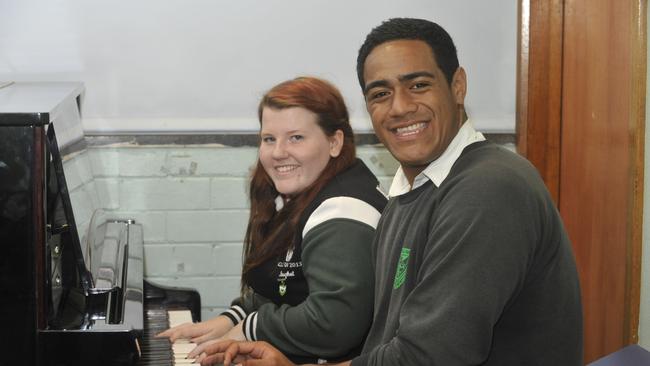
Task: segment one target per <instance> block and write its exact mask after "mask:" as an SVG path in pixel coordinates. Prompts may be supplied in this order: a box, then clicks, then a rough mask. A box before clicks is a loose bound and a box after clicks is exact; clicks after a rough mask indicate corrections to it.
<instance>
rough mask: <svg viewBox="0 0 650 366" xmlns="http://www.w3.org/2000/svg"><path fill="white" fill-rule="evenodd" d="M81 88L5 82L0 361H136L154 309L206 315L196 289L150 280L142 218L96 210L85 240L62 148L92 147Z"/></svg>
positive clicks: (0, 132) (0, 134)
mask: <svg viewBox="0 0 650 366" xmlns="http://www.w3.org/2000/svg"><path fill="white" fill-rule="evenodd" d="M82 97H83V87H82V85H81V84H78V83H50V84H15V85H11V86H9V87H5V88H0V139H2V144H0V238H1V239H0V240H1V241H0V243H1V244H0V245H1V248H2V250H3V253H2V255H0V321H1V322H2V330H3V333H4V335H3V339H5V340H4V341H3V342H0V351H2V354H3V358H2V360H0V365H4V364H7V365H14V364H21V365H81V364H83V365H133V364H135V363H136V362H137V361H138V358H139V355H140V346H141V345H140V343H142V339H143V333H145V331H146V329H144V323H145V319H144V318H143V314H144V312H145V310H146V309H163V310H164V309H168V308H182V307H185V308H189V309H191V310H192V315H193V318H194V320H195V321H198V320H200V298H199V295H198V293H197V292H196V291H188V290H182V289H169V288H162V287H157V286H153V285H150V284H148V283H146V282H145V281H144V280H143V240H142V237H143V235H142V227H141V226H140V225H138V224H137V223H134V222H132V221H129V220H121V219H115V218H114V217H110V216H109V215H107V214H105V213H104V212H103V211H101V210H98V211H97V212H96V213H95V214H94V216H93V218H92V220H90V222H91V224H90V229H89V232H88V235H87V240H84V241H83V243H82V242H81V241H80V238H79V234H78V232H77V225H76V222H75V216H74V210H73V207H72V204H71V202H70V197H69V192H68V189H67V183H66V179H65V172H64V168H63V162H62V154H65V153H66V149H68V150H70V149H72V150H74V149H80V148H83V147H84V143H85V141H84V140H83V130H82V129H81V126H80V118H79V110H78V108H79V106H80V105H81V102H82ZM71 108H73V109H74V108H77V110H76V111H70V109H71ZM70 116H72V117H70ZM75 116H76V118H75ZM71 120H72V121H71ZM57 135H59V137H58V138H57ZM60 136H63V139H62V138H61V137H60ZM62 141H63V143H62Z"/></svg>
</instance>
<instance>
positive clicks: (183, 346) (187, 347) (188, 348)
mask: <svg viewBox="0 0 650 366" xmlns="http://www.w3.org/2000/svg"><path fill="white" fill-rule="evenodd" d="M195 347H196V344H195V343H174V344H172V350H173V351H174V353H190V352H192V350H193V349H194V348H195Z"/></svg>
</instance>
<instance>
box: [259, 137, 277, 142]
mask: <svg viewBox="0 0 650 366" xmlns="http://www.w3.org/2000/svg"><path fill="white" fill-rule="evenodd" d="M274 141H275V138H273V137H270V136H266V137H262V142H263V143H265V144H271V143H273V142H274Z"/></svg>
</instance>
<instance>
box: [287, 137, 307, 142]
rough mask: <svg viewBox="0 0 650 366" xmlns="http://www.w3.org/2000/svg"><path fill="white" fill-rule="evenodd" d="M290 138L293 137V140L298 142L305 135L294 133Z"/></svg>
mask: <svg viewBox="0 0 650 366" xmlns="http://www.w3.org/2000/svg"><path fill="white" fill-rule="evenodd" d="M290 139H291V141H294V142H296V141H300V140H302V139H304V137H303V136H302V135H292V136H291V137H290Z"/></svg>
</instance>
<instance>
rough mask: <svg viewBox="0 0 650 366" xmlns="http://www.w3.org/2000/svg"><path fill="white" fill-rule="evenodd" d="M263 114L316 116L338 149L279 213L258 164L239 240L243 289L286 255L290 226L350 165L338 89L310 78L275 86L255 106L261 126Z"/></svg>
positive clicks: (350, 141) (350, 144)
mask: <svg viewBox="0 0 650 366" xmlns="http://www.w3.org/2000/svg"><path fill="white" fill-rule="evenodd" d="M265 108H273V109H286V108H305V109H307V110H309V111H311V112H313V113H315V114H316V115H317V117H318V118H317V122H318V125H319V126H320V128H321V129H322V130H323V132H324V133H325V135H327V136H333V135H334V134H335V133H336V131H337V130H341V131H342V132H343V136H344V137H343V146H342V148H341V152H340V154H339V156H337V157H336V158H330V161H329V163H328V164H327V166H326V167H325V169H324V170H323V172H322V173H321V175H320V177H319V178H318V179H316V181H315V182H314V183H312V184H311V186H309V187H307V188H306V189H305V190H304V191H302V192H301V193H299V194H297V195H295V196H293V197H291V200H289V201H287V202H286V203H285V206H284V208H282V210H280V211H277V212H276V210H275V198H276V197H277V196H278V195H279V193H278V191H277V190H276V189H275V185H274V184H273V181H272V180H271V177H269V175H268V174H267V173H266V171H265V170H264V168H263V167H262V164H261V163H260V161H259V159H258V160H257V165H256V166H255V169H254V170H253V173H252V178H251V183H250V201H251V210H250V217H249V220H248V228H247V229H246V236H245V238H244V266H243V267H244V268H243V270H242V287H243V288H244V287H245V286H246V282H247V281H246V279H247V275H248V273H249V271H250V270H251V269H253V268H255V267H257V266H259V265H260V264H262V263H264V262H266V261H267V260H269V259H271V258H274V257H276V256H278V255H280V254H281V253H284V252H286V251H287V250H288V249H289V248H290V247H292V246H293V245H294V240H295V239H296V235H300V234H298V233H296V226H297V225H298V221H299V219H300V215H301V213H302V212H303V210H304V209H305V207H307V205H308V204H309V203H310V202H311V201H312V200H313V199H314V198H315V197H316V194H318V192H319V191H320V190H321V189H322V188H323V187H324V186H325V185H326V184H327V183H328V182H329V181H330V180H331V179H332V178H333V177H334V176H336V175H337V174H339V173H340V172H342V171H344V170H346V169H348V168H349V167H350V166H351V165H352V164H353V163H354V161H355V157H356V152H355V146H354V134H353V133H352V127H351V126H350V120H349V117H348V110H347V108H346V106H345V102H344V100H343V97H342V96H341V93H340V92H339V91H338V89H337V88H336V87H335V86H333V85H332V84H330V83H328V82H327V81H324V80H321V79H318V78H314V77H299V78H296V79H293V80H288V81H285V82H283V83H280V84H278V85H276V86H275V87H273V88H272V89H271V90H269V91H268V92H267V93H266V94H265V95H264V97H262V100H261V101H260V104H259V107H258V110H257V114H258V118H259V121H260V124H261V123H262V114H263V113H264V109H265Z"/></svg>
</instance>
